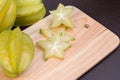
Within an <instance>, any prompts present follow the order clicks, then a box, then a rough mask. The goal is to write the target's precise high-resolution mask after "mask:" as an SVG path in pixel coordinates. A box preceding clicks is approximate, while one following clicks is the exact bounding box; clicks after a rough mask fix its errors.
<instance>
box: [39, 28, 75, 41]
mask: <svg viewBox="0 0 120 80" xmlns="http://www.w3.org/2000/svg"><path fill="white" fill-rule="evenodd" d="M60 33H61V39H62V40H63V41H73V40H75V38H74V37H73V36H71V35H69V34H68V33H67V32H66V30H65V28H62V29H60V30H59V29H58V30H57V31H55V30H51V29H49V28H48V29H43V28H42V29H40V34H42V35H44V36H45V37H46V38H50V37H54V36H56V35H58V34H60Z"/></svg>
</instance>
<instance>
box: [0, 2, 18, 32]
mask: <svg viewBox="0 0 120 80" xmlns="http://www.w3.org/2000/svg"><path fill="white" fill-rule="evenodd" d="M15 18H16V3H15V2H14V1H13V0H1V1H0V32H2V31H3V30H5V29H11V28H12V26H13V24H14V21H15Z"/></svg>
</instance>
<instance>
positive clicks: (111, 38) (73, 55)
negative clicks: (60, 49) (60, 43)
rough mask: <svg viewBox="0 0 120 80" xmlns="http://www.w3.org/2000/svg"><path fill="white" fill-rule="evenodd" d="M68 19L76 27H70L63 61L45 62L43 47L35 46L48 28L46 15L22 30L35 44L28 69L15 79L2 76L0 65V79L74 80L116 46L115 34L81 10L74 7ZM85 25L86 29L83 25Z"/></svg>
mask: <svg viewBox="0 0 120 80" xmlns="http://www.w3.org/2000/svg"><path fill="white" fill-rule="evenodd" d="M71 19H72V22H73V24H74V27H75V28H74V29H73V30H69V34H71V35H73V36H75V38H76V40H75V41H73V42H71V45H72V47H71V48H70V49H69V50H67V51H66V52H65V54H64V57H65V59H64V60H57V59H54V58H53V59H50V60H49V61H47V62H45V61H44V60H43V52H42V50H40V49H39V48H37V47H36V42H37V41H39V40H40V39H41V36H40V34H39V29H40V28H43V27H44V28H46V27H48V26H49V25H50V23H51V21H52V17H51V16H47V17H46V18H44V19H43V20H41V21H39V22H37V23H36V24H34V25H32V26H30V27H29V28H27V29H26V30H24V32H25V33H27V34H28V35H30V37H31V38H32V39H33V41H34V44H35V56H34V59H33V61H32V63H31V65H30V66H29V68H28V69H27V70H26V71H25V72H23V73H22V74H21V75H20V76H19V77H17V78H14V79H10V78H7V77H5V75H4V74H3V72H2V69H1V68H0V80H75V79H77V78H78V77H80V76H81V75H83V74H84V73H85V72H87V71H88V70H89V69H91V68H92V67H93V66H95V65H96V64H97V63H98V62H100V61H101V60H102V59H103V58H105V57H106V56H107V55H109V54H110V53H111V52H112V51H113V50H114V49H115V48H116V47H117V46H118V45H119V38H118V37H117V36H116V35H115V34H114V33H112V32H111V31H110V30H108V29H106V28H105V27H104V26H103V25H101V24H100V23H98V22H97V21H95V20H94V19H92V18H91V17H89V16H88V15H86V14H85V13H83V12H82V11H81V10H79V9H77V8H75V7H74V11H73V13H72V15H71ZM86 24H88V25H89V27H88V28H86V27H85V26H84V25H86Z"/></svg>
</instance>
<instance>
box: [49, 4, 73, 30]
mask: <svg viewBox="0 0 120 80" xmlns="http://www.w3.org/2000/svg"><path fill="white" fill-rule="evenodd" d="M72 11H73V8H66V7H65V6H64V5H63V4H61V3H60V4H59V5H58V7H57V9H56V10H53V11H50V14H51V15H52V17H53V21H52V24H51V26H50V28H53V27H58V26H60V25H61V24H63V25H65V26H67V27H69V28H73V24H72V21H71V13H72Z"/></svg>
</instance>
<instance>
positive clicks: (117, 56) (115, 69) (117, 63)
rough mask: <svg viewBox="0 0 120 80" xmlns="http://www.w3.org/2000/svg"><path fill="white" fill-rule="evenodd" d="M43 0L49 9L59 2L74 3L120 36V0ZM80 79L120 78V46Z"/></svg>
mask: <svg viewBox="0 0 120 80" xmlns="http://www.w3.org/2000/svg"><path fill="white" fill-rule="evenodd" d="M43 1H44V3H45V6H46V8H47V11H48V10H53V9H56V7H57V5H58V4H59V3H62V4H64V5H73V6H75V7H77V8H79V9H81V10H82V11H84V12H85V13H86V14H88V15H89V16H91V17H92V18H94V19H95V20H97V21H98V22H100V23H101V24H103V25H104V26H106V27H107V28H108V29H110V30H111V31H112V32H114V33H115V34H116V35H118V37H119V38H120V0H43ZM48 14H49V13H48V12H47V15H48ZM80 66H81V64H80ZM78 80H120V47H118V48H117V49H116V50H115V51H114V52H113V53H112V54H111V55H109V56H108V57H107V58H105V59H104V60H103V61H101V62H100V63H99V64H97V65H96V66H95V67H94V68H92V69H91V70H90V71H89V72H87V73H86V74H84V75H83V76H82V77H80V78H79V79H78Z"/></svg>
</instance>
